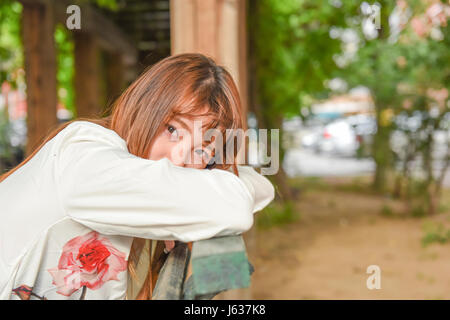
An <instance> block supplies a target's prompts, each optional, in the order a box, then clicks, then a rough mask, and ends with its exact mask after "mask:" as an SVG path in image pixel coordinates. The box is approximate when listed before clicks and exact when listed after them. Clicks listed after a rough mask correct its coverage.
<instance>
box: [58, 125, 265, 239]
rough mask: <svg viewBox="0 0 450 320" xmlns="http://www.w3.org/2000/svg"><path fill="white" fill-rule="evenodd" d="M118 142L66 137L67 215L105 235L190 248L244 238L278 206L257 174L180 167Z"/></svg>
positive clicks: (62, 159) (62, 189)
mask: <svg viewBox="0 0 450 320" xmlns="http://www.w3.org/2000/svg"><path fill="white" fill-rule="evenodd" d="M114 138H115V137H114ZM111 139H112V137H106V136H105V137H100V136H99V137H94V136H93V135H92V133H89V132H84V131H83V130H78V132H77V134H72V135H67V137H66V138H65V139H64V141H63V142H62V143H61V147H60V149H59V158H58V164H57V166H56V173H55V180H56V185H57V190H58V193H59V197H60V200H61V205H62V207H63V209H64V210H65V212H66V214H67V215H68V216H69V217H71V218H72V219H73V220H75V221H77V222H79V223H81V224H83V225H86V226H87V227H89V228H91V229H93V230H96V231H98V232H100V233H103V234H109V235H124V236H132V237H141V238H149V239H155V240H180V241H183V242H189V241H197V240H201V239H207V238H211V237H214V236H222V235H234V234H240V233H242V232H245V231H247V230H248V229H250V228H251V226H252V224H253V213H254V212H255V211H257V210H260V209H261V208H262V207H264V206H265V205H267V204H268V203H269V202H270V201H271V200H272V199H273V187H272V185H271V184H270V183H269V182H268V181H265V182H267V183H268V184H267V183H266V184H263V185H259V186H258V185H257V184H258V183H261V182H262V181H264V180H267V179H266V178H265V177H263V176H261V175H259V174H258V173H256V172H255V171H254V170H253V169H252V168H244V169H242V167H240V169H239V171H240V172H241V173H242V177H241V178H239V177H237V176H236V175H235V174H234V173H231V172H227V171H225V170H220V169H212V170H199V169H194V168H184V167H179V166H176V165H174V164H172V162H170V161H169V160H168V159H167V158H163V159H161V160H157V161H154V160H147V159H143V158H140V157H136V156H134V155H132V154H130V153H129V152H128V150H127V149H126V147H125V148H124V147H123V145H122V146H120V145H117V140H116V143H112V140H114V139H112V140H111ZM122 141H123V140H122ZM123 142H124V141H123ZM241 170H242V171H241Z"/></svg>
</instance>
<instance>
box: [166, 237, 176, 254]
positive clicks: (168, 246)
mask: <svg viewBox="0 0 450 320" xmlns="http://www.w3.org/2000/svg"><path fill="white" fill-rule="evenodd" d="M164 244H165V245H166V248H165V250H164V251H166V253H168V252H170V250H172V249H173V248H174V247H175V240H164Z"/></svg>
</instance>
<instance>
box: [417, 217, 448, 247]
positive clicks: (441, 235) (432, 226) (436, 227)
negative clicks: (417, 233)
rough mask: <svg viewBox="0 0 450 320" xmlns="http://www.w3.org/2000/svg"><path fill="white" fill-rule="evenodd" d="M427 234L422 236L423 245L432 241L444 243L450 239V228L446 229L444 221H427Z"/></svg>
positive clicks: (424, 227)
mask: <svg viewBox="0 0 450 320" xmlns="http://www.w3.org/2000/svg"><path fill="white" fill-rule="evenodd" d="M423 229H424V232H425V235H424V236H423V237H422V246H424V247H425V246H428V245H430V244H432V243H440V244H444V243H447V242H448V241H449V240H450V229H447V230H446V229H445V227H444V225H443V224H442V223H433V222H431V221H427V222H426V223H425V224H424V226H423Z"/></svg>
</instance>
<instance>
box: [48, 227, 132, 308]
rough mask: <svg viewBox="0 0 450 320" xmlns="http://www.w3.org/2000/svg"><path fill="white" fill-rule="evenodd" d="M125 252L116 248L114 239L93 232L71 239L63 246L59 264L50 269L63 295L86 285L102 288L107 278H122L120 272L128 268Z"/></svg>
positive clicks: (84, 290)
mask: <svg viewBox="0 0 450 320" xmlns="http://www.w3.org/2000/svg"><path fill="white" fill-rule="evenodd" d="M126 268H127V261H126V260H125V254H124V253H123V252H120V251H119V250H117V249H116V248H114V247H113V246H112V244H111V242H110V241H109V240H108V239H107V238H105V237H102V236H100V235H99V234H98V233H97V232H95V231H92V232H89V233H87V234H85V235H83V236H79V237H76V238H73V239H72V240H69V241H68V242H67V243H66V244H65V245H64V247H63V253H62V255H61V258H60V259H59V263H58V267H57V268H52V269H49V270H48V272H50V274H51V275H52V277H53V284H54V285H56V286H57V287H58V291H56V292H57V293H59V294H62V295H65V296H70V295H71V294H72V293H74V292H75V291H77V290H78V289H80V288H83V294H82V299H84V294H85V292H86V287H87V288H89V289H92V290H96V289H98V288H100V287H101V286H102V285H103V284H104V283H105V282H106V281H109V280H118V278H117V275H118V274H119V273H120V272H122V271H125V270H126Z"/></svg>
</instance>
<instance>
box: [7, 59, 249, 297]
mask: <svg viewBox="0 0 450 320" xmlns="http://www.w3.org/2000/svg"><path fill="white" fill-rule="evenodd" d="M205 107H207V108H206V109H207V110H208V115H210V116H212V117H211V118H212V119H213V120H212V121H211V122H210V123H208V124H207V126H206V127H207V128H218V129H220V130H221V132H222V135H223V141H225V143H224V147H223V150H222V152H223V154H222V156H223V157H224V159H228V158H227V156H226V151H227V150H228V149H227V148H226V146H227V143H229V142H230V141H231V140H230V136H228V135H227V134H225V130H226V129H244V130H245V129H246V121H244V118H243V116H242V109H241V102H240V97H239V92H238V89H237V87H236V85H235V83H234V81H233V79H232V77H231V75H230V73H229V72H228V71H227V70H226V69H225V68H224V67H222V66H219V65H217V64H216V63H215V62H214V60H213V59H211V58H210V57H207V56H204V55H202V54H197V53H185V54H178V55H173V56H169V57H167V58H165V59H163V60H161V61H159V62H158V63H156V64H155V65H153V66H151V67H148V68H147V69H146V70H144V72H143V73H142V74H141V75H140V76H139V77H138V78H137V79H136V80H135V81H134V82H133V83H132V84H131V85H130V86H129V87H128V88H127V89H126V90H125V91H124V92H123V93H122V94H121V95H120V96H119V97H118V98H117V99H116V100H115V101H114V103H113V104H112V105H111V114H110V115H108V116H104V117H101V118H77V119H74V120H71V121H69V122H66V123H64V124H62V125H59V126H58V127H57V128H55V129H54V130H53V131H51V132H50V134H49V135H48V136H47V137H46V138H45V139H44V140H43V142H42V143H41V144H40V145H39V146H38V147H37V148H36V149H35V150H34V151H33V153H31V154H30V155H29V156H28V157H27V158H26V159H25V160H23V161H22V162H21V163H20V164H19V165H17V166H16V167H15V168H13V169H11V170H10V171H9V172H6V173H5V174H3V175H1V176H0V182H2V181H3V180H5V179H6V178H7V177H8V176H10V175H11V174H12V173H14V172H15V171H16V170H18V169H19V168H20V167H21V166H23V165H24V164H25V163H27V162H28V161H29V160H30V159H31V158H32V157H33V156H34V155H35V154H36V153H37V152H38V151H39V150H40V149H41V147H42V146H43V145H44V144H45V143H46V142H48V141H49V140H50V139H52V138H53V137H55V136H56V135H57V134H58V133H59V132H60V131H61V130H63V129H64V128H65V127H67V125H69V124H70V123H71V122H73V121H78V120H85V121H91V122H94V123H96V124H99V125H102V126H104V127H105V128H108V129H111V130H114V131H115V132H116V133H117V134H118V135H119V136H120V137H122V138H123V139H124V140H125V141H126V143H127V146H128V151H129V152H130V153H131V154H133V155H136V156H138V157H142V158H146V159H147V158H148V156H149V152H150V150H151V147H152V143H153V140H154V138H155V137H156V136H157V134H158V133H159V132H160V130H161V129H163V128H164V125H165V123H167V122H168V121H170V120H171V119H172V118H173V117H175V116H176V115H183V116H188V117H196V116H199V115H202V113H200V112H199V110H204V109H205ZM106 112H108V110H107V111H106ZM203 114H204V113H203ZM231 139H235V137H234V136H232V137H231ZM233 143H235V141H233ZM234 145H235V146H236V145H237V148H234V149H233V155H232V157H233V159H236V157H237V153H238V152H239V147H240V145H239V142H238V143H237V144H236V143H235V144H234ZM213 166H214V167H216V168H218V169H228V168H229V167H230V166H232V168H233V170H234V172H235V174H238V171H237V167H236V161H234V162H233V163H232V164H228V163H223V162H222V163H219V164H214V165H213ZM143 244H144V242H143V239H139V238H135V239H134V241H133V245H132V248H131V251H130V258H129V262H128V271H129V273H130V275H132V276H135V275H136V269H135V268H136V263H137V260H138V257H137V254H136V253H137V252H140V249H142V246H143ZM149 269H150V270H149V272H148V276H147V279H146V280H145V283H144V285H143V287H142V288H141V291H140V293H139V295H138V298H139V299H151V295H152V291H153V290H152V289H153V283H154V281H152V279H151V274H152V270H151V264H150V266H149Z"/></svg>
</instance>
